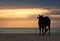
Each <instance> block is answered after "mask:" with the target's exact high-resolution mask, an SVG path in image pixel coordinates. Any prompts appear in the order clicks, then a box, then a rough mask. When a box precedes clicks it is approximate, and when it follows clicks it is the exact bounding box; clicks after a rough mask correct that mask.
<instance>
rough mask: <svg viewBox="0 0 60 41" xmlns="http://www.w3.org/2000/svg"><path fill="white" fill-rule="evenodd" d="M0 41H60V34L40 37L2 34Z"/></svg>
mask: <svg viewBox="0 0 60 41" xmlns="http://www.w3.org/2000/svg"><path fill="white" fill-rule="evenodd" d="M0 41H60V33H54V34H51V35H39V34H38V33H0Z"/></svg>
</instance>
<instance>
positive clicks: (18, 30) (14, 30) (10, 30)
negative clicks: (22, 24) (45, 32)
mask: <svg viewBox="0 0 60 41" xmlns="http://www.w3.org/2000/svg"><path fill="white" fill-rule="evenodd" d="M0 33H39V29H38V28H0ZM51 33H60V28H51Z"/></svg>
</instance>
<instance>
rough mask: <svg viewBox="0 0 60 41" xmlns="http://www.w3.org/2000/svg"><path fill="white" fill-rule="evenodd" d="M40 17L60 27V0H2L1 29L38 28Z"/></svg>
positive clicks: (53, 25)
mask: <svg viewBox="0 0 60 41" xmlns="http://www.w3.org/2000/svg"><path fill="white" fill-rule="evenodd" d="M38 15H44V16H48V17H49V18H50V19H51V28H59V27H60V0H0V28H38V23H37V22H38V19H37V17H38Z"/></svg>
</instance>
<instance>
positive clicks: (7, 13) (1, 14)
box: [0, 8, 50, 18]
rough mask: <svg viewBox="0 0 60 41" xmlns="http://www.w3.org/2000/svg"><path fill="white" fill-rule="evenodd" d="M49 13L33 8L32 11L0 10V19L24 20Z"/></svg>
mask: <svg viewBox="0 0 60 41" xmlns="http://www.w3.org/2000/svg"><path fill="white" fill-rule="evenodd" d="M46 13H50V11H48V10H46V9H45V10H44V9H39V8H34V9H1V10H0V18H19V17H22V18H26V17H28V16H30V15H33V14H41V15H42V14H46Z"/></svg>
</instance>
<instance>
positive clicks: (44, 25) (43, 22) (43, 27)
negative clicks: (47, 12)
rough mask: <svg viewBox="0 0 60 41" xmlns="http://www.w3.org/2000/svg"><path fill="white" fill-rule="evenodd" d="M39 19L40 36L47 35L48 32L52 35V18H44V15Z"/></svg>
mask: <svg viewBox="0 0 60 41" xmlns="http://www.w3.org/2000/svg"><path fill="white" fill-rule="evenodd" d="M37 18H38V19H39V20H38V26H39V35H41V34H42V35H45V34H46V32H47V31H49V33H48V34H49V35H50V21H51V20H50V18H49V17H48V16H45V17H43V15H39V17H37Z"/></svg>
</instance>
